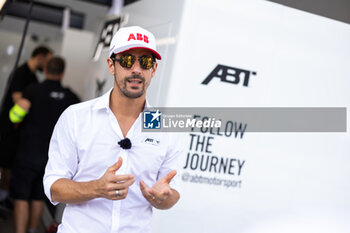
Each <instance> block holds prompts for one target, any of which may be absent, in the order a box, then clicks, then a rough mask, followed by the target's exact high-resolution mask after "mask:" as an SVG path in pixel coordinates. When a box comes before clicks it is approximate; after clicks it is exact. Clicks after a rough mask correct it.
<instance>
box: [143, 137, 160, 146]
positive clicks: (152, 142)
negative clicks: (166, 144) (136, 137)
mask: <svg viewBox="0 0 350 233" xmlns="http://www.w3.org/2000/svg"><path fill="white" fill-rule="evenodd" d="M144 142H145V143H147V144H151V145H155V146H158V145H159V143H160V141H159V140H157V139H154V138H145V139H144Z"/></svg>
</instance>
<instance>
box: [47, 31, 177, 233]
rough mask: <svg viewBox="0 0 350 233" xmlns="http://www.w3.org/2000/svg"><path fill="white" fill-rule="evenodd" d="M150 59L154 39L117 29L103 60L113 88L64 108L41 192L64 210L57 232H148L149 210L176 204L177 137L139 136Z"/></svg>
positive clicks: (154, 56)
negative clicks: (112, 78)
mask: <svg viewBox="0 0 350 233" xmlns="http://www.w3.org/2000/svg"><path fill="white" fill-rule="evenodd" d="M156 59H158V60H160V59H161V56H160V55H159V53H158V52H157V50H156V45H155V38H154V36H153V34H152V33H150V32H149V31H147V30H145V29H143V28H140V27H136V26H135V27H126V28H122V29H120V30H119V31H118V32H117V33H116V34H115V35H114V37H113V39H112V42H111V45H110V49H109V58H107V65H108V70H109V72H110V74H111V75H113V76H114V87H113V88H112V89H111V90H110V91H108V92H107V93H106V94H105V95H103V96H101V97H99V98H96V99H93V100H90V101H87V102H84V103H81V104H77V105H73V106H71V107H69V108H68V109H67V110H66V111H65V112H64V113H63V114H62V115H61V117H60V119H59V121H58V122H57V124H56V126H55V129H54V132H53V135H52V138H51V142H50V148H49V161H48V163H47V165H46V170H45V176H44V188H45V193H46V195H47V196H48V198H49V199H50V200H51V201H52V203H54V204H57V203H59V202H61V203H66V204H67V206H66V209H65V211H64V214H63V219H62V224H61V225H59V229H58V232H61V233H64V232H72V233H74V232H85V233H89V232H91V233H92V232H94V233H95V232H118V233H136V232H138V233H141V232H142V233H149V232H151V225H152V224H151V218H152V207H155V208H158V209H169V208H171V207H172V206H173V205H174V204H175V203H176V202H177V201H178V200H179V198H180V194H179V192H178V191H177V190H178V187H177V185H178V181H177V177H176V170H175V169H177V167H178V163H177V160H178V157H179V155H180V154H181V153H182V148H181V145H180V143H179V141H178V140H177V139H178V138H177V137H174V135H171V134H163V133H143V132H141V127H142V123H141V121H142V111H143V110H144V109H145V108H147V107H149V104H148V102H147V101H146V90H147V88H148V86H149V84H150V82H151V79H152V78H153V77H154V75H155V72H156V70H157V67H158V63H157V61H156ZM151 141H154V142H157V143H149V142H151Z"/></svg>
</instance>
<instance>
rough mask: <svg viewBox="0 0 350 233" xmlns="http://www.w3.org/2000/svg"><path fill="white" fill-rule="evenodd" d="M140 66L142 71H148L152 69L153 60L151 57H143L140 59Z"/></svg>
mask: <svg viewBox="0 0 350 233" xmlns="http://www.w3.org/2000/svg"><path fill="white" fill-rule="evenodd" d="M140 66H141V67H142V69H145V70H149V69H151V68H152V67H153V59H152V58H151V57H146V56H143V57H141V58H140Z"/></svg>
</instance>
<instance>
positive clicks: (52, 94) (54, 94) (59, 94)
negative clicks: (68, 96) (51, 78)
mask: <svg viewBox="0 0 350 233" xmlns="http://www.w3.org/2000/svg"><path fill="white" fill-rule="evenodd" d="M50 97H51V98H53V99H57V100H61V99H63V98H64V93H63V92H56V91H53V92H50Z"/></svg>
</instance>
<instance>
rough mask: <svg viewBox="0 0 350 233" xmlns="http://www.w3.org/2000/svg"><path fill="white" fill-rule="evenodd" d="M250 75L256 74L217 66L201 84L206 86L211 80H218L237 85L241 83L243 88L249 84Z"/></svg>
mask: <svg viewBox="0 0 350 233" xmlns="http://www.w3.org/2000/svg"><path fill="white" fill-rule="evenodd" d="M250 74H252V75H256V72H252V71H249V70H243V69H238V68H235V67H230V66H224V65H220V64H219V65H217V66H216V67H215V69H214V70H213V71H212V72H211V73H210V74H209V75H208V77H206V78H205V79H204V81H203V82H202V84H204V85H207V84H208V83H209V82H210V81H211V80H212V79H213V78H220V79H221V82H227V83H232V84H239V83H242V82H243V84H242V85H243V86H245V87H247V86H248V84H249V77H250Z"/></svg>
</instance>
